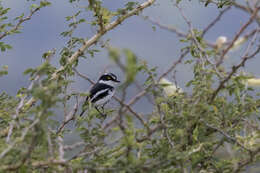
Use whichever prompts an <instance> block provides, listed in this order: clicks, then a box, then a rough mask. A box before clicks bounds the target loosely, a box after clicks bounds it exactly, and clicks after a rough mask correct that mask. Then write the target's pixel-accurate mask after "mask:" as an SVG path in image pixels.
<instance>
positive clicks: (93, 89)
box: [89, 83, 114, 100]
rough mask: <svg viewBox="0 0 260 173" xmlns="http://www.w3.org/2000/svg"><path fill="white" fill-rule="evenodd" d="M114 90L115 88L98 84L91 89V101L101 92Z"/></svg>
mask: <svg viewBox="0 0 260 173" xmlns="http://www.w3.org/2000/svg"><path fill="white" fill-rule="evenodd" d="M113 88H114V87H112V86H110V85H107V84H103V83H97V84H95V85H94V86H93V87H92V88H91V89H90V92H89V93H90V95H89V99H90V100H91V99H92V98H93V97H94V96H95V95H96V94H97V93H98V92H99V91H101V90H105V89H109V90H113Z"/></svg>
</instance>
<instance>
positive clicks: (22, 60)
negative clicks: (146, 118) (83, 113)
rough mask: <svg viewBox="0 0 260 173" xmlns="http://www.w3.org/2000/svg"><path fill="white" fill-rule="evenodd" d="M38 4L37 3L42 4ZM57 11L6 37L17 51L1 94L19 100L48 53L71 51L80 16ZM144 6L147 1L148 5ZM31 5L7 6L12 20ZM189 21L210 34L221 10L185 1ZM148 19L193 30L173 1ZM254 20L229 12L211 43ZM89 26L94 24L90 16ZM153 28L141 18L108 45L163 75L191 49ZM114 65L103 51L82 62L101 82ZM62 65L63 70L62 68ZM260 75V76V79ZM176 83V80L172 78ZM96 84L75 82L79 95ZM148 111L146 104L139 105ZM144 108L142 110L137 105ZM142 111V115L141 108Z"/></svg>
mask: <svg viewBox="0 0 260 173" xmlns="http://www.w3.org/2000/svg"><path fill="white" fill-rule="evenodd" d="M36 2H37V1H36ZM51 2H52V5H51V6H50V7H46V8H44V9H41V10H40V11H39V12H38V13H37V14H36V15H35V16H33V17H32V19H31V20H30V21H27V22H26V23H24V25H23V29H22V33H20V34H16V35H12V36H9V37H6V39H4V40H3V41H4V42H6V43H9V44H11V45H12V47H13V49H12V50H8V51H6V52H0V59H1V64H0V65H1V66H2V65H8V67H9V74H8V75H7V76H4V77H1V78H0V84H1V85H0V92H2V91H6V92H7V93H8V94H10V95H15V94H16V93H17V91H18V90H19V88H21V87H27V86H28V84H29V81H28V76H24V75H23V72H24V71H25V70H26V69H27V68H31V67H36V66H38V65H40V64H41V63H42V58H41V57H42V54H43V53H44V52H46V51H48V50H51V49H53V48H56V50H57V52H59V51H60V50H61V48H62V47H63V46H65V42H66V41H67V40H66V39H64V38H63V37H62V36H61V35H60V33H61V32H63V31H65V30H67V29H68V27H67V22H66V20H65V17H66V16H70V15H72V14H73V13H75V12H76V11H77V10H78V7H77V6H76V5H75V4H71V3H69V2H68V1H65V0H63V1H61V0H52V1H51ZM126 2H127V1H126V0H120V1H119V0H113V1H112V0H110V1H109V0H106V1H104V5H105V7H106V8H108V9H110V10H116V9H117V8H123V6H124V4H125V3H126ZM142 2H143V1H142ZM31 3H35V2H31V1H26V0H19V1H17V0H3V1H2V4H3V5H4V6H5V7H10V8H11V11H10V15H11V18H12V17H16V16H18V15H20V14H21V13H25V15H27V14H28V7H29V5H30V4H31ZM80 5H82V6H86V5H87V0H81V3H80ZM180 6H181V8H183V11H184V13H185V15H186V16H187V17H188V18H189V20H190V21H192V25H193V27H194V28H197V29H203V28H205V27H206V26H207V25H208V24H209V23H210V22H211V21H212V20H213V19H214V18H215V17H216V15H217V14H218V12H219V10H220V9H217V8H216V7H215V6H214V5H209V6H208V7H204V6H203V4H202V3H199V2H198V1H196V0H194V1H185V0H183V2H182V3H181V4H180ZM142 15H144V16H149V17H150V18H152V19H154V20H156V21H159V22H160V23H162V24H166V25H169V26H175V27H177V28H179V29H181V30H183V31H187V29H188V27H187V24H186V23H185V21H184V20H183V19H182V17H181V15H180V14H179V11H178V10H177V9H176V8H175V7H174V5H173V1H172V0H158V1H157V2H156V4H155V5H153V6H152V7H149V8H147V9H145V10H144V11H143V13H142ZM247 19H248V16H247V14H245V13H244V12H242V11H239V10H237V9H235V8H232V10H230V11H228V12H227V13H226V14H225V15H224V18H223V19H222V20H221V21H220V22H219V23H217V24H216V26H215V27H214V28H213V29H212V30H210V32H208V33H207V34H206V36H205V38H206V39H207V40H209V41H211V42H215V40H216V39H217V38H218V37H219V36H226V37H227V38H228V40H230V39H232V37H233V36H234V35H235V33H236V32H237V30H238V28H239V27H240V26H241V25H242V24H243V23H245V22H246V21H247ZM86 20H90V19H89V16H88V15H86ZM153 26H154V25H152V24H151V23H150V22H149V21H147V20H144V19H143V18H142V17H141V16H133V17H131V18H129V19H127V20H126V21H125V22H123V23H122V24H121V25H119V26H118V27H116V28H115V29H114V30H112V31H110V32H108V33H107V34H106V35H105V36H104V37H103V38H102V40H104V41H105V40H107V39H109V40H110V45H111V46H113V47H116V48H120V49H124V48H128V49H131V50H132V51H133V52H135V53H136V55H137V56H138V58H140V59H142V60H146V61H147V62H148V65H149V66H150V67H155V66H156V67H158V72H159V74H160V73H162V72H164V71H165V70H166V69H167V68H168V67H169V66H170V64H172V63H173V62H174V61H176V60H177V58H178V57H179V55H180V50H181V48H183V47H185V44H184V43H180V42H179V40H180V38H179V37H177V36H176V35H175V34H174V33H171V32H169V31H165V30H163V29H160V28H158V27H156V30H154V29H153ZM94 34H95V29H94V28H93V27H90V26H88V25H84V26H83V27H80V28H79V29H78V30H77V32H76V35H77V36H82V37H84V38H85V37H88V38H89V37H91V36H92V35H94ZM239 55H240V54H239V53H238V56H237V57H234V58H233V57H231V58H230V59H228V60H227V62H228V63H230V64H235V63H236V62H237V61H238V59H239V57H240V56H241V55H240V56H239ZM58 60H59V56H58V54H57V56H55V57H54V59H53V63H54V64H55V63H56V64H57V62H58ZM259 61H260V60H259V59H257V58H255V59H254V60H252V61H250V62H249V63H248V64H247V66H246V71H248V72H251V73H253V74H255V75H256V76H257V73H258V65H257V64H259V63H260V62H259ZM110 64H112V65H113V63H112V62H111V61H110V60H109V58H108V53H107V51H106V50H104V49H101V52H99V53H97V54H96V56H95V58H87V59H81V60H80V65H79V68H78V70H79V71H80V72H82V73H83V74H86V75H88V76H89V77H90V78H91V79H93V80H96V79H97V78H98V77H99V75H100V73H102V72H103V70H104V68H105V67H107V66H108V65H110ZM58 66H59V65H58V64H57V67H58ZM109 70H110V71H111V72H114V73H115V74H117V75H118V77H119V79H123V78H124V76H122V73H120V70H119V69H118V68H116V67H113V66H112V68H110V69H109ZM177 70H178V71H177V75H176V77H177V80H178V84H179V85H180V86H181V87H184V86H185V83H186V82H188V80H190V79H191V77H192V68H190V67H189V66H187V65H181V66H179V68H178V69H177ZM259 75H260V74H259ZM169 78H170V76H169ZM137 80H138V81H140V82H143V80H145V76H142V75H139V76H138V78H137ZM89 87H90V84H89V83H88V82H87V81H85V80H83V79H80V78H76V79H75V84H74V85H73V86H72V89H73V90H77V91H86V90H88V88H89ZM136 92H137V91H136V89H135V88H130V90H129V96H131V95H133V94H135V93H136ZM139 105H142V104H139ZM136 107H137V108H138V105H136ZM138 109H142V108H141V107H139V108H138Z"/></svg>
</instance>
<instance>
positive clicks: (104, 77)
mask: <svg viewBox="0 0 260 173" xmlns="http://www.w3.org/2000/svg"><path fill="white" fill-rule="evenodd" d="M98 81H99V82H103V83H106V82H108V81H111V82H117V83H118V82H120V81H119V80H117V77H116V75H114V74H113V73H105V74H103V75H102V76H100V78H99V80H98Z"/></svg>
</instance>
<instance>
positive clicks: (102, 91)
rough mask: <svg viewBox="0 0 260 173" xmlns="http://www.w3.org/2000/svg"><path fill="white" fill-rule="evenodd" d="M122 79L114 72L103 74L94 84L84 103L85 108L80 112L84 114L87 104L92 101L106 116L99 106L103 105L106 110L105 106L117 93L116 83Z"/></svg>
mask: <svg viewBox="0 0 260 173" xmlns="http://www.w3.org/2000/svg"><path fill="white" fill-rule="evenodd" d="M119 82H120V81H119V80H118V79H117V76H116V75H115V74H113V73H104V74H102V75H101V76H100V77H99V79H98V81H97V83H96V84H94V85H93V86H92V88H91V89H90V91H89V96H87V98H86V100H85V102H84V104H83V110H82V112H81V113H80V116H82V115H83V114H84V113H85V111H86V108H84V107H86V105H87V104H88V103H89V102H90V103H91V104H93V105H94V107H95V109H96V110H97V111H98V112H99V113H100V114H101V115H103V116H105V115H104V114H103V113H102V112H101V111H100V110H99V109H98V107H99V106H101V108H102V110H103V112H104V106H105V105H106V104H107V103H108V102H109V101H110V100H111V98H112V97H113V95H114V94H115V85H116V83H119Z"/></svg>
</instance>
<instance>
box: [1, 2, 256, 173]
mask: <svg viewBox="0 0 260 173" xmlns="http://www.w3.org/2000/svg"><path fill="white" fill-rule="evenodd" d="M29 2H30V1H29ZM33 2H34V1H33ZM36 2H38V1H36ZM70 2H71V3H80V0H70ZM88 2H89V3H88V6H87V7H86V8H81V9H80V10H78V11H77V12H75V13H74V14H72V15H69V16H67V17H65V20H66V21H67V22H68V30H67V31H64V32H62V33H61V35H62V36H63V37H64V38H65V39H66V40H67V42H66V43H65V44H64V45H63V48H62V49H61V50H60V52H59V53H57V54H56V51H55V49H53V50H50V51H47V52H45V53H43V56H42V59H43V60H44V62H43V63H42V64H41V65H39V66H38V67H35V68H29V69H27V70H26V71H25V72H24V74H25V75H29V76H30V85H29V87H28V88H21V89H20V90H19V91H18V92H17V95H16V96H15V97H11V96H9V95H8V94H6V93H4V92H3V93H1V94H0V127H1V128H0V160H1V164H0V172H8V171H15V172H83V171H87V172H125V173H126V172H136V173H138V172H161V173H163V172H200V173H203V172H242V171H243V169H244V168H245V167H246V166H247V165H249V166H250V165H253V164H256V163H259V159H260V157H259V153H260V149H259V148H260V146H259V139H260V137H259V135H260V131H259V123H257V121H258V119H259V115H258V114H259V107H260V99H259V97H258V96H259V94H256V91H254V89H253V88H251V87H250V86H248V84H247V82H246V80H247V79H248V78H250V77H251V76H250V75H247V74H245V73H243V72H242V71H239V70H240V68H241V67H242V66H244V64H245V63H246V62H247V61H249V60H250V59H251V58H254V57H255V56H256V55H257V54H258V52H259V51H260V48H259V47H257V46H256V45H258V44H256V43H257V39H256V38H257V34H255V33H257V32H258V31H257V30H256V31H254V33H253V34H251V35H250V34H248V36H247V39H248V38H250V39H251V42H249V43H248V45H249V48H252V49H249V48H248V49H247V50H248V52H245V54H244V56H242V57H241V61H240V62H239V63H238V64H236V65H234V66H233V67H231V68H228V67H226V66H225V65H224V64H222V63H223V58H224V57H225V55H226V53H227V52H230V50H231V48H232V46H233V44H234V43H235V42H236V40H237V39H238V37H240V36H241V35H237V36H236V37H235V38H234V40H233V41H232V42H231V43H228V45H227V46H226V45H221V46H223V47H217V45H216V44H214V43H213V45H212V44H209V43H208V41H207V40H205V38H204V37H203V35H204V34H205V32H207V30H208V29H210V27H212V26H214V23H213V24H211V25H209V27H208V28H207V30H206V29H205V30H203V31H199V30H197V29H194V28H193V27H192V25H191V22H189V21H188V19H187V18H186V17H185V15H184V14H182V16H183V18H184V20H185V21H186V23H187V25H188V26H189V31H188V33H187V34H182V33H178V34H179V35H181V36H183V37H184V38H182V40H181V41H182V42H184V43H185V46H186V47H184V48H183V49H182V52H181V53H182V55H181V56H180V58H179V59H178V60H177V61H176V62H175V63H174V64H173V65H172V66H171V67H170V68H169V70H168V71H167V72H166V73H164V74H159V73H158V72H157V68H156V67H150V65H149V62H145V61H143V60H142V58H141V57H139V56H138V55H136V54H135V53H134V52H133V51H131V50H129V49H123V50H122V51H121V50H119V49H116V48H112V47H111V46H110V45H109V41H107V42H105V43H104V42H102V41H100V40H99V38H101V37H102V36H103V35H105V34H106V32H108V31H109V30H111V29H113V28H114V27H117V26H118V25H119V24H120V23H121V22H123V21H124V20H127V18H128V17H130V16H131V15H138V14H139V13H140V12H141V11H142V10H143V9H145V8H147V7H148V6H150V5H152V4H153V3H154V2H155V1H152V0H150V1H146V2H144V3H143V4H140V3H139V2H134V1H128V2H127V3H126V4H125V5H124V6H123V7H122V8H119V9H117V10H116V11H110V10H109V9H108V8H107V7H105V6H104V5H103V3H102V2H103V1H100V0H89V1H88ZM201 2H203V4H204V5H205V6H207V5H208V4H209V3H212V4H215V5H216V7H217V8H222V7H224V6H227V5H233V3H230V2H228V1H223V0H219V1H201ZM180 3H181V1H177V7H178V4H180ZM49 5H51V4H50V2H49V1H39V2H38V3H35V4H31V8H30V10H31V13H30V14H29V18H28V20H30V18H31V17H32V16H33V14H34V13H35V12H36V11H38V9H40V8H43V7H47V6H49ZM82 9H83V10H82ZM178 9H180V8H178ZM9 10H10V9H9V8H4V7H2V6H1V5H0V40H1V39H2V38H4V37H7V36H9V35H11V34H14V33H18V32H19V31H20V26H21V24H22V23H23V22H24V21H25V20H27V18H25V17H24V14H22V15H21V16H18V17H17V18H16V20H18V23H12V22H10V23H3V21H5V20H7V19H8V12H9ZM253 10H259V8H254V9H252V11H250V10H248V11H247V12H248V13H250V15H251V16H252V17H258V16H257V14H258V13H257V12H258V11H255V12H253ZM89 12H91V14H92V18H91V19H89V18H88V21H87V20H86V18H85V17H84V15H83V14H86V13H89ZM131 12H132V13H133V14H132V13H131ZM180 13H183V11H181V10H180ZM251 13H252V14H251ZM130 14H131V15H130ZM250 22H257V20H249V22H248V23H250ZM111 23H112V24H113V23H114V25H112V24H111ZM83 24H88V25H90V26H92V27H93V26H94V27H96V33H95V35H94V36H93V37H91V38H79V37H76V36H75V34H74V33H75V31H76V30H77V28H78V27H81V26H82V25H83ZM108 26H113V27H111V28H110V29H107V27H108ZM247 26H248V25H244V26H242V29H243V28H246V27H247ZM242 29H240V30H242ZM175 32H176V30H175ZM239 33H242V32H239ZM253 35H255V36H253ZM91 40H94V41H91ZM95 45H101V46H100V47H98V46H95ZM91 46H92V47H91ZM254 46H255V47H254ZM10 48H11V46H10V45H8V44H6V43H4V42H0V49H1V51H5V50H7V49H10ZM102 48H106V49H107V51H108V55H109V58H110V59H111V60H112V61H113V63H115V64H116V65H117V66H118V67H119V69H121V70H122V73H123V74H124V75H125V80H124V82H123V84H122V85H121V87H119V90H118V92H119V93H120V94H119V95H120V96H121V97H115V100H116V101H117V102H118V103H119V106H118V107H116V108H113V109H111V108H106V109H105V110H104V111H105V114H106V115H107V117H104V116H102V115H100V113H99V112H98V111H97V110H96V109H94V108H93V105H87V106H88V113H87V116H83V117H79V116H78V110H79V109H80V99H79V98H80V97H84V99H85V96H87V94H86V93H81V92H80V91H76V92H74V91H73V92H72V91H71V90H70V87H71V85H73V82H74V81H72V79H73V77H74V76H76V75H79V76H80V77H83V78H85V79H87V80H88V81H90V82H92V83H93V81H91V80H90V79H89V78H88V77H86V76H84V75H82V74H81V73H79V72H78V71H77V67H78V64H79V63H80V60H81V59H79V58H81V57H82V58H87V57H93V58H95V55H96V53H98V52H99V51H100V50H99V49H102ZM220 48H223V49H224V50H221V49H220ZM249 50H250V51H249ZM187 55H189V56H187ZM53 56H58V57H59V65H60V66H61V67H60V68H58V67H56V66H54V65H53V64H52V63H51V60H52V57H53ZM184 58H185V62H184V63H185V64H187V66H189V68H191V69H192V71H193V78H192V79H191V80H190V81H189V82H188V83H187V84H186V87H187V88H188V89H189V91H190V92H176V94H174V95H167V93H165V92H164V87H165V86H164V85H161V84H160V83H159V81H160V79H162V78H164V77H165V76H167V75H168V74H169V73H171V72H172V71H174V70H175V67H176V66H177V65H178V64H180V63H182V61H183V59H184ZM2 75H7V67H6V66H4V67H3V70H1V71H0V77H1V76H2ZM141 75H142V76H143V77H144V78H146V80H144V81H143V82H142V83H141V84H140V85H139V84H138V82H137V81H138V80H136V78H137V77H138V76H141ZM173 79H174V80H175V78H173ZM175 84H177V81H175ZM175 84H174V83H172V85H175ZM131 85H136V86H138V87H141V88H142V89H141V91H140V92H139V93H137V94H136V95H135V96H132V97H131V99H130V101H129V102H127V97H126V94H127V93H128V92H129V90H128V88H129V86H131ZM173 88H174V87H173ZM175 88H177V86H176V87H175ZM142 97H146V98H147V99H148V100H149V101H150V102H151V110H150V111H149V113H147V114H142V113H140V112H137V111H135V110H134V109H133V108H132V105H133V104H134V103H136V102H138V100H139V99H140V98H142ZM59 118H62V120H61V121H58V120H57V119H59ZM72 120H74V122H75V123H74V124H75V125H74V126H73V127H71V128H69V127H67V124H68V123H69V122H71V121H72ZM71 134H72V135H77V136H78V139H77V140H75V141H72V142H73V143H72V144H70V143H69V142H66V139H67V137H68V136H69V135H71ZM258 166H259V165H258Z"/></svg>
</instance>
